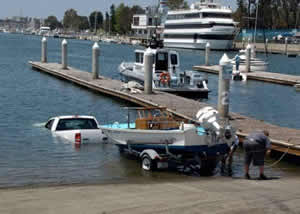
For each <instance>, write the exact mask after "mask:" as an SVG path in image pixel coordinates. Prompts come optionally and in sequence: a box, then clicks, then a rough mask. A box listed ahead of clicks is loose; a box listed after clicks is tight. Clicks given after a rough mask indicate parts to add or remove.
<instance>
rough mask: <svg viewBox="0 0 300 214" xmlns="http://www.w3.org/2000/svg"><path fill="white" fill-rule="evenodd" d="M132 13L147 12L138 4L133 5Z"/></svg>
mask: <svg viewBox="0 0 300 214" xmlns="http://www.w3.org/2000/svg"><path fill="white" fill-rule="evenodd" d="M131 14H132V15H134V14H145V10H144V9H143V8H141V7H140V6H138V5H133V6H132V8H131Z"/></svg>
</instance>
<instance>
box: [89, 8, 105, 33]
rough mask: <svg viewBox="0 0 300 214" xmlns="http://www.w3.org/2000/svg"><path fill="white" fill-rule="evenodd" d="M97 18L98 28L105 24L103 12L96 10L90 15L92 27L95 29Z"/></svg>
mask: <svg viewBox="0 0 300 214" xmlns="http://www.w3.org/2000/svg"><path fill="white" fill-rule="evenodd" d="M95 20H97V21H96V29H99V28H101V27H102V26H103V14H102V13H101V12H99V11H94V12H92V13H91V14H90V16H89V21H90V28H91V29H93V30H94V29H95Z"/></svg>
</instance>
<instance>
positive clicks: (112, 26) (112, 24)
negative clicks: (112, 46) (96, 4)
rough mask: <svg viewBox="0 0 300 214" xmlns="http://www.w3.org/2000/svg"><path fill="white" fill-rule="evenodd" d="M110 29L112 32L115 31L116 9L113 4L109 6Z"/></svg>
mask: <svg viewBox="0 0 300 214" xmlns="http://www.w3.org/2000/svg"><path fill="white" fill-rule="evenodd" d="M110 31H111V32H112V33H115V32H116V11H115V5H114V4H112V5H111V6H110Z"/></svg>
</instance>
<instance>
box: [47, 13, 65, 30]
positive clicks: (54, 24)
mask: <svg viewBox="0 0 300 214" xmlns="http://www.w3.org/2000/svg"><path fill="white" fill-rule="evenodd" d="M45 25H46V26H48V27H50V29H51V30H54V29H56V28H62V24H61V23H60V22H59V21H58V20H57V18H56V16H48V18H47V19H46V20H45Z"/></svg>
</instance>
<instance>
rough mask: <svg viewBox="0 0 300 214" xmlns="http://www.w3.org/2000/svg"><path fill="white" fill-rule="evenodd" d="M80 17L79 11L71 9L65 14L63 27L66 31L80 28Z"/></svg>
mask: <svg viewBox="0 0 300 214" xmlns="http://www.w3.org/2000/svg"><path fill="white" fill-rule="evenodd" d="M77 21H78V15H77V11H76V10H74V9H69V10H67V11H66V12H65V15H64V19H63V26H64V28H65V29H71V30H74V29H76V28H77V27H78V23H77Z"/></svg>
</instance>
